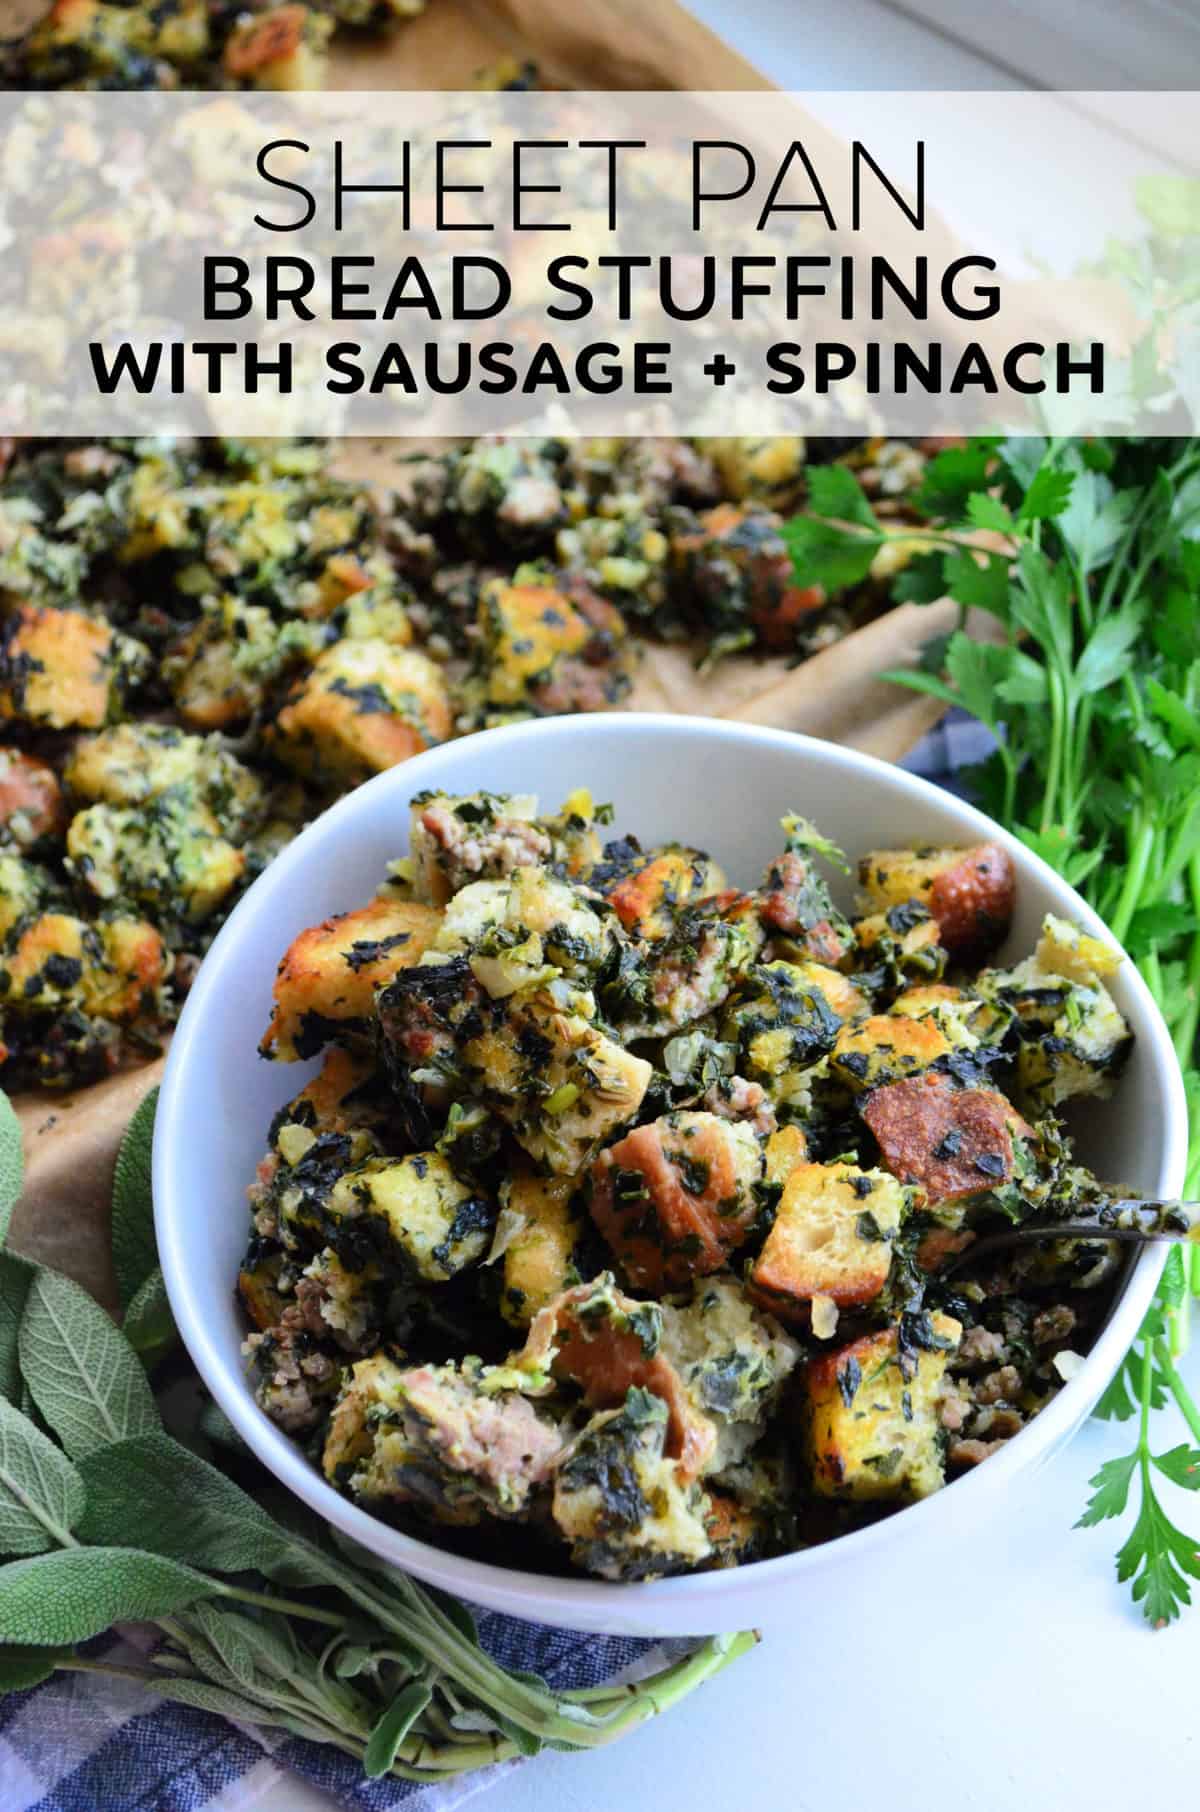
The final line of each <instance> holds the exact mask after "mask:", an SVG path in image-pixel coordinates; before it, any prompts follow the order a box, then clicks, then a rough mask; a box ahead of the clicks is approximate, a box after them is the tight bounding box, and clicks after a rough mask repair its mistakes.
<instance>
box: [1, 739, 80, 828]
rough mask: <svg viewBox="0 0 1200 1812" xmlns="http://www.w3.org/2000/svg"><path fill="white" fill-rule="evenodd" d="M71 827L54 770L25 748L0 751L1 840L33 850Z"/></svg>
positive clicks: (2, 749)
mask: <svg viewBox="0 0 1200 1812" xmlns="http://www.w3.org/2000/svg"><path fill="white" fill-rule="evenodd" d="M66 828H67V814H66V808H65V806H64V804H63V796H62V788H61V787H60V786H59V784H58V776H57V775H56V774H55V772H54V769H53V768H51V767H48V766H47V765H46V763H45V762H44V761H39V760H38V759H37V757H36V756H34V755H27V754H26V753H25V751H24V750H23V749H4V748H0V840H2V841H4V842H6V843H9V844H12V845H15V847H16V848H17V849H22V850H25V849H31V848H32V847H33V845H34V844H35V843H40V842H41V841H42V840H43V839H44V838H48V837H59V836H61V835H62V833H63V831H65V830H66Z"/></svg>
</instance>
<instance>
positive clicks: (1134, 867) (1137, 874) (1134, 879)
mask: <svg viewBox="0 0 1200 1812" xmlns="http://www.w3.org/2000/svg"><path fill="white" fill-rule="evenodd" d="M1135 825H1136V828H1135V830H1134V832H1133V836H1132V837H1131V839H1130V841H1129V845H1128V851H1127V856H1126V863H1125V880H1124V883H1123V884H1122V887H1121V894H1120V898H1119V899H1118V901H1117V904H1116V907H1115V909H1114V911H1113V915H1112V918H1111V919H1110V920H1109V930H1110V931H1111V932H1112V934H1113V936H1114V937H1115V938H1116V940H1117V942H1118V944H1123V943H1124V942H1125V936H1126V933H1127V932H1128V930H1129V927H1130V924H1131V923H1132V920H1133V915H1134V913H1135V912H1136V911H1137V909H1138V904H1139V902H1140V900H1141V897H1142V888H1143V887H1144V886H1145V884H1146V871H1147V869H1148V867H1149V865H1150V855H1151V852H1152V850H1153V848H1154V825H1153V824H1152V823H1151V822H1150V821H1149V820H1148V819H1142V820H1141V822H1140V823H1138V822H1137V821H1136V820H1135Z"/></svg>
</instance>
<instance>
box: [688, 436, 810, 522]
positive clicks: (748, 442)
mask: <svg viewBox="0 0 1200 1812" xmlns="http://www.w3.org/2000/svg"><path fill="white" fill-rule="evenodd" d="M696 448H697V451H698V452H700V453H705V454H707V455H708V457H709V458H710V459H711V460H712V462H713V464H714V465H715V466H716V468H717V472H718V474H719V475H720V479H721V489H722V490H723V491H724V492H725V493H726V494H727V495H728V496H730V497H734V498H736V499H737V500H738V502H742V501H744V500H745V499H746V498H755V499H757V500H758V501H759V502H761V503H770V504H774V505H778V506H779V507H780V508H782V507H783V506H784V505H786V504H787V503H790V502H791V501H792V500H793V499H794V498H795V496H796V492H797V490H798V488H799V486H800V485H801V484H803V482H804V472H805V466H806V463H807V459H808V451H807V446H806V443H805V439H804V436H803V435H802V434H772V435H767V436H763V437H761V438H760V437H757V436H746V435H733V436H724V435H716V436H712V435H703V436H701V437H700V438H698V439H697V441H696Z"/></svg>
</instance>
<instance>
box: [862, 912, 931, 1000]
mask: <svg viewBox="0 0 1200 1812" xmlns="http://www.w3.org/2000/svg"><path fill="white" fill-rule="evenodd" d="M853 932H854V941H855V944H856V946H857V961H858V965H859V966H860V967H867V968H869V969H870V970H872V971H874V972H875V973H876V974H878V975H879V976H880V978H881V979H882V980H883V982H884V983H885V984H886V985H887V986H889V987H894V988H903V989H907V988H908V987H909V986H910V985H911V983H912V978H913V977H914V976H916V977H919V978H920V980H921V981H923V982H924V981H931V982H936V981H940V980H941V978H942V976H943V975H944V974H945V972H946V963H947V960H948V958H947V952H946V950H945V948H944V947H943V945H942V944H941V943H940V942H939V938H940V936H941V933H940V932H939V930H938V922H937V920H936V919H935V918H934V917H933V916H932V914H931V913H929V912H928V911H926V909H925V907H924V906H917V905H915V904H914V905H910V906H893V907H891V908H890V909H889V910H888V911H887V912H877V913H872V914H871V916H870V917H869V918H865V919H855V921H854V926H853Z"/></svg>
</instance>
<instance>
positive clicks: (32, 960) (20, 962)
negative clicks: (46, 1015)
mask: <svg viewBox="0 0 1200 1812" xmlns="http://www.w3.org/2000/svg"><path fill="white" fill-rule="evenodd" d="M92 950H93V941H92V939H91V937H90V935H89V929H88V926H87V925H85V924H84V922H83V920H82V919H77V918H75V917H73V916H72V915H71V914H70V913H65V912H44V913H42V915H41V917H40V918H36V919H34V921H33V923H32V924H30V925H27V926H26V927H25V929H24V931H22V933H21V935H20V937H19V938H18V940H17V945H16V948H15V950H14V951H13V952H12V954H11V955H10V956H7V957H5V958H4V965H3V969H2V970H0V976H2V977H3V980H4V984H5V986H4V999H5V1002H6V1004H7V1006H8V1007H9V1009H10V1010H11V1011H15V1012H33V1011H35V1010H37V1009H40V1008H44V1007H56V1006H63V1005H65V1004H66V1003H68V1002H75V1003H78V1002H80V1001H81V1000H82V998H83V974H84V969H85V968H86V967H87V965H88V964H89V963H90V962H91V960H92Z"/></svg>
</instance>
